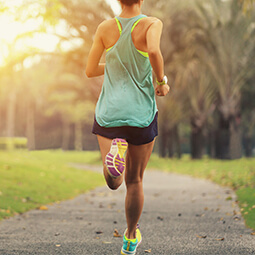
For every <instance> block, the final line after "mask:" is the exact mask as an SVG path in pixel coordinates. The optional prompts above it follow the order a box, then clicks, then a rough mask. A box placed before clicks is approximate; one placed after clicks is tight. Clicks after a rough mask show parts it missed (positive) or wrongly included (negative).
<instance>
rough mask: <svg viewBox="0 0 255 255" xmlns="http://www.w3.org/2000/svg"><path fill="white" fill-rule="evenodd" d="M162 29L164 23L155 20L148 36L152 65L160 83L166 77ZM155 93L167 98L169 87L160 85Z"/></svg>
mask: <svg viewBox="0 0 255 255" xmlns="http://www.w3.org/2000/svg"><path fill="white" fill-rule="evenodd" d="M162 29H163V23H162V22H161V21H160V20H159V19H155V21H154V22H153V23H152V24H151V25H150V27H149V28H148V31H147V34H146V42H147V49H148V54H149V59H150V63H151V66H152V69H153V71H154V73H155V75H156V78H157V80H158V81H159V82H161V81H163V77H164V60H163V57H162V54H161V50H160V38H161V34H162ZM155 91H156V94H157V95H158V96H165V95H166V94H167V93H168V92H169V86H168V85H167V84H165V85H158V86H157V87H156V89H155Z"/></svg>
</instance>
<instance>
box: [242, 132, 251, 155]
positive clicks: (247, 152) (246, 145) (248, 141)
mask: <svg viewBox="0 0 255 255" xmlns="http://www.w3.org/2000/svg"><path fill="white" fill-rule="evenodd" d="M243 141H244V154H245V157H247V158H250V157H252V149H253V139H252V137H251V136H244V138H243Z"/></svg>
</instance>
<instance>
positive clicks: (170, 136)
mask: <svg viewBox="0 0 255 255" xmlns="http://www.w3.org/2000/svg"><path fill="white" fill-rule="evenodd" d="M167 151H168V157H169V158H172V157H173V156H174V130H173V129H170V130H169V132H168V135H167Z"/></svg>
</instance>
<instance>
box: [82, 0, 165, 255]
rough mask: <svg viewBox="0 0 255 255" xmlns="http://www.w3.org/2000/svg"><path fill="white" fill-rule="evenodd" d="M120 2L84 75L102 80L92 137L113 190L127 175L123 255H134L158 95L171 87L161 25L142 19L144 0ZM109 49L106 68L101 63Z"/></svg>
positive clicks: (155, 131) (100, 29)
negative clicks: (102, 77)
mask: <svg viewBox="0 0 255 255" xmlns="http://www.w3.org/2000/svg"><path fill="white" fill-rule="evenodd" d="M119 1H120V4H121V7H122V12H121V14H120V15H119V16H117V17H115V18H114V19H110V20H105V21H103V22H102V23H101V24H100V25H99V26H98V28H97V31H96V35H95V38H94V42H93V45H92V48H91V50H90V53H89V57H88V62H87V67H86V74H87V76H88V77H95V76H100V75H104V82H103V87H102V91H101V94H100V96H99V99H98V102H97V105H96V111H95V120H94V125H93V130H92V132H93V133H94V134H96V135H97V139H98V143H99V147H100V151H101V155H102V161H103V172H104V177H105V180H106V183H107V185H108V186H109V188H110V189H112V190H116V189H118V187H119V186H120V185H121V184H122V182H123V175H124V173H125V183H126V188H127V193H126V200H125V212H126V221H127V229H126V231H125V233H124V237H123V247H122V249H121V254H135V253H136V249H137V246H138V245H139V244H140V243H141V240H142V237H141V232H140V230H139V225H138V221H139V219H140V216H141V213H142V209H143V204H144V193H143V174H144V170H145V168H146V165H147V163H148V161H149V158H150V156H151V153H152V149H153V146H154V140H155V137H156V136H157V135H158V127H157V112H158V110H157V105H156V101H155V94H156V95H157V96H165V95H166V94H167V93H168V92H169V86H168V85H167V78H166V76H165V75H164V62H163V57H162V54H161V51H160V38H161V33H162V27H163V25H162V22H161V21H160V20H159V19H157V18H155V17H147V16H145V15H143V14H141V6H142V3H143V0H119ZM105 50H106V63H105V64H104V63H100V59H101V56H102V54H103V52H104V51H105ZM152 70H153V71H154V73H155V76H156V83H157V85H156V88H155V89H154V86H153V79H152ZM124 170H125V171H124Z"/></svg>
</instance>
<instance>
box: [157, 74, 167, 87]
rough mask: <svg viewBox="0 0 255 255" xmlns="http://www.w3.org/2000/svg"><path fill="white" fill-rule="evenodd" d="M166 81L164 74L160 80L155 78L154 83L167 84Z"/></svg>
mask: <svg viewBox="0 0 255 255" xmlns="http://www.w3.org/2000/svg"><path fill="white" fill-rule="evenodd" d="M167 81H168V79H167V76H166V75H165V76H164V77H163V79H162V80H158V79H156V83H157V84H158V85H165V84H167Z"/></svg>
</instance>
